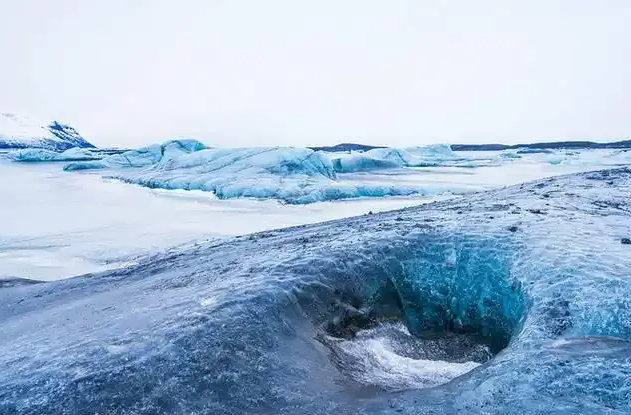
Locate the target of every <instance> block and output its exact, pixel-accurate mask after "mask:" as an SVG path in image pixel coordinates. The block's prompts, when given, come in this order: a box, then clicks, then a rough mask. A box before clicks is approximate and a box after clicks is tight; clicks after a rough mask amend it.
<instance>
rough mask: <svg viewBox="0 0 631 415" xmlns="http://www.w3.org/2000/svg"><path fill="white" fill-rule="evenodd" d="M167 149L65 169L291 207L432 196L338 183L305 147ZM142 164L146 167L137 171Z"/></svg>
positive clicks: (322, 157) (412, 189) (420, 190)
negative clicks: (102, 170)
mask: <svg viewBox="0 0 631 415" xmlns="http://www.w3.org/2000/svg"><path fill="white" fill-rule="evenodd" d="M176 143H179V142H176ZM163 147H166V150H163V149H162V148H163ZM172 147H173V145H172V144H170V145H166V146H165V145H162V146H159V147H158V146H153V147H148V148H147V149H143V150H135V151H132V152H128V153H124V154H121V155H117V156H111V157H108V158H105V159H103V160H101V161H99V162H87V163H72V164H69V165H67V166H66V167H65V169H66V170H82V169H94V168H106V167H107V168H119V170H117V171H116V172H112V173H107V174H106V177H110V178H116V179H119V180H122V181H124V182H127V183H134V184H139V185H142V186H145V187H149V188H160V189H184V190H202V191H206V192H212V193H213V194H215V195H216V196H217V197H218V198H220V199H235V198H256V199H277V200H281V201H283V202H286V203H291V204H307V203H314V202H319V201H326V200H339V199H349V198H357V197H383V196H409V195H412V194H420V195H427V194H433V193H434V192H432V190H431V189H426V188H424V187H422V186H401V185H396V184H392V183H390V184H387V185H383V184H373V183H369V182H352V181H349V180H340V179H339V178H338V177H337V176H336V172H335V170H334V168H333V164H332V162H331V160H330V158H329V157H328V155H327V154H325V153H322V152H316V151H313V150H310V149H307V148H289V147H256V148H234V149H230V148H228V149H200V148H197V147H195V148H193V149H190V148H185V149H183V150H182V149H180V148H179V147H178V148H176V149H175V150H177V151H173V152H171V153H169V151H168V149H169V148H172ZM143 166H147V167H146V168H144V169H138V168H137V167H143ZM122 167H132V168H133V167H136V169H120V168H122Z"/></svg>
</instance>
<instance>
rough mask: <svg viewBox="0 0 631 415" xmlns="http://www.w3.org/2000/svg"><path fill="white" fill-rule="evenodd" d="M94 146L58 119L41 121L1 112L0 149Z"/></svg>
mask: <svg viewBox="0 0 631 415" xmlns="http://www.w3.org/2000/svg"><path fill="white" fill-rule="evenodd" d="M72 147H83V148H93V147H94V145H92V144H90V143H89V142H87V141H86V140H85V139H84V138H83V137H81V135H79V133H78V132H77V130H75V129H74V128H72V127H70V126H69V125H65V124H61V123H59V122H57V121H52V122H49V123H41V122H38V121H36V120H33V119H31V118H28V117H19V116H17V115H15V114H13V113H0V149H6V148H12V149H15V148H45V149H48V150H57V151H63V150H67V149H69V148H72Z"/></svg>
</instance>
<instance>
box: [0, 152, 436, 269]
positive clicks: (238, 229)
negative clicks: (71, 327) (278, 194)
mask: <svg viewBox="0 0 631 415" xmlns="http://www.w3.org/2000/svg"><path fill="white" fill-rule="evenodd" d="M386 179H387V178H384V180H386ZM427 200H428V199H425V198H419V197H414V198H384V199H377V198H373V199H361V200H349V201H346V202H322V203H313V204H310V205H287V204H280V203H278V202H277V201H275V200H265V201H257V200H249V199H232V200H220V199H218V198H217V197H215V196H214V195H213V194H212V193H208V192H201V191H183V190H162V189H149V188H143V187H139V186H131V185H128V184H125V183H122V182H120V181H117V180H107V179H105V180H104V179H102V178H101V176H100V175H99V174H89V171H88V172H82V173H72V174H71V173H67V172H64V171H62V170H61V169H60V166H59V165H56V164H54V163H12V162H9V161H8V160H6V158H3V157H2V156H1V155H0V224H1V225H0V279H2V278H6V277H27V278H34V279H41V280H53V279H59V278H68V277H70V276H73V275H78V274H83V273H87V272H98V271H103V270H105V269H110V268H114V267H118V266H121V265H122V264H125V263H127V262H129V261H130V260H131V261H133V260H134V258H136V257H138V256H139V255H142V254H146V253H150V252H153V251H155V250H161V249H167V248H171V247H172V246H174V245H180V244H184V243H189V242H191V241H194V240H199V239H208V238H218V237H225V236H234V235H243V234H247V233H252V232H257V231H262V230H267V229H275V228H280V227H285V226H294V225H300V224H305V223H314V222H321V221H325V220H331V219H337V218H341V217H348V216H355V215H360V214H364V213H366V212H368V211H374V212H378V211H383V210H390V209H397V208H402V207H406V206H413V205H416V204H419V203H424V202H425V201H427Z"/></svg>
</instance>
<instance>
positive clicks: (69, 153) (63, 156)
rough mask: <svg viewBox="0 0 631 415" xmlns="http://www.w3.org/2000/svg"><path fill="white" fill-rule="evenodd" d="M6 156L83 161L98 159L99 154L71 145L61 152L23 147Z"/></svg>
mask: <svg viewBox="0 0 631 415" xmlns="http://www.w3.org/2000/svg"><path fill="white" fill-rule="evenodd" d="M7 158H9V159H11V160H13V161H17V162H26V163H30V162H48V161H84V160H99V159H101V155H99V154H98V153H97V152H95V151H93V150H88V149H85V148H79V147H73V148H71V149H68V150H66V151H63V152H61V153H60V152H57V151H52V150H46V149H43V148H24V149H20V150H14V151H12V152H10V153H8V154H7Z"/></svg>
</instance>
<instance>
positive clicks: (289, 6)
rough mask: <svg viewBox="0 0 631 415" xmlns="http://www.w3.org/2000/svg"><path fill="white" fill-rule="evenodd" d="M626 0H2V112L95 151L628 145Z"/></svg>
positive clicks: (630, 82)
mask: <svg viewBox="0 0 631 415" xmlns="http://www.w3.org/2000/svg"><path fill="white" fill-rule="evenodd" d="M630 22H631V1H628V0H619V1H617V0H601V1H597V0H567V1H565V0H530V1H526V0H524V1H518V0H515V1H506V0H497V1H491V0H486V1H485V0H477V1H470V0H452V1H439V0H434V1H429V0H428V1H421V0H417V1H412V0H410V1H396V0H382V1H373V0H357V1H332V0H331V1H329V0H318V1H292V0H287V1H272V0H268V1H256V0H251V1H245V0H241V1H240V0H225V1H220V0H91V1H90V0H65V1H64V0H0V57H1V60H0V62H1V64H0V111H10V112H15V113H18V114H24V115H30V114H33V115H36V116H40V117H43V118H45V119H52V118H55V119H59V120H61V121H65V122H68V123H70V124H71V125H73V126H74V127H76V128H77V129H78V130H79V131H80V132H81V133H82V134H83V135H84V136H85V137H86V138H88V139H89V140H91V141H92V142H94V143H95V144H97V145H122V146H134V145H139V144H146V143H153V142H159V141H162V140H164V139H169V138H174V137H193V138H198V139H201V140H202V141H204V142H206V143H208V144H213V145H263V144H279V145H297V146H300V145H308V144H334V143H338V142H341V141H354V142H364V143H374V144H385V145H392V146H398V145H414V144H424V143H436V142H507V143H510V142H513V143H515V142H524V141H541V140H548V139H553V140H566V139H597V140H604V139H619V138H625V137H629V136H631V24H630Z"/></svg>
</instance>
